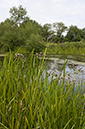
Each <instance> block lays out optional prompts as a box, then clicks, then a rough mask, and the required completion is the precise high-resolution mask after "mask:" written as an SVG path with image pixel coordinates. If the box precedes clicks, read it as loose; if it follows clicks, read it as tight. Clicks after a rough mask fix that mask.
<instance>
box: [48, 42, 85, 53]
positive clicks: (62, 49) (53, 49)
mask: <svg viewBox="0 0 85 129" xmlns="http://www.w3.org/2000/svg"><path fill="white" fill-rule="evenodd" d="M47 48H48V49H47V53H48V54H61V55H62V54H64V55H65V54H66V55H67V54H68V55H75V54H77V55H78V54H85V42H65V43H59V44H56V43H53V44H52V43H49V44H48V45H47Z"/></svg>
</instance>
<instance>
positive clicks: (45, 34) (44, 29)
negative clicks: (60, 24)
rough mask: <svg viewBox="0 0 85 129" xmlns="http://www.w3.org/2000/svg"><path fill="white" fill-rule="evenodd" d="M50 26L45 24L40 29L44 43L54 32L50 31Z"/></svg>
mask: <svg viewBox="0 0 85 129" xmlns="http://www.w3.org/2000/svg"><path fill="white" fill-rule="evenodd" d="M51 26H52V25H51V24H45V25H44V26H43V27H42V36H43V37H44V39H45V41H46V40H48V39H50V37H51V36H52V35H53V34H54V31H52V29H51Z"/></svg>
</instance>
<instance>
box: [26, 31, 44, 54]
mask: <svg viewBox="0 0 85 129" xmlns="http://www.w3.org/2000/svg"><path fill="white" fill-rule="evenodd" d="M26 46H27V49H28V50H29V51H30V52H31V51H32V50H33V49H34V50H35V52H40V51H42V50H43V49H45V46H44V44H43V43H42V37H41V36H40V35H39V34H31V35H30V38H29V39H27V40H26Z"/></svg>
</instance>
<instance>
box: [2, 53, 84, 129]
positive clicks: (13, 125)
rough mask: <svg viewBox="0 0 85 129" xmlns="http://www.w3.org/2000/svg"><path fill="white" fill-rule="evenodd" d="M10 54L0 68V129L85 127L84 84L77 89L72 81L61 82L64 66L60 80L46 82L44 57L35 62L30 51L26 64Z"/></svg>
mask: <svg viewBox="0 0 85 129" xmlns="http://www.w3.org/2000/svg"><path fill="white" fill-rule="evenodd" d="M13 57H14V56H13V54H11V52H10V55H8V56H7V57H5V58H4V62H3V68H2V69H1V70H0V128H1V129H35V128H36V129H72V128H74V129H84V127H85V107H84V103H85V97H84V94H82V92H81V90H82V88H83V85H82V86H81V87H80V88H79V86H78V88H79V90H78V91H77V89H76V91H75V90H74V87H75V84H72V85H70V82H68V84H67V85H68V86H67V85H66V86H65V85H64V84H65V83H64V82H65V65H64V67H63V73H64V74H63V83H60V82H59V78H56V79H55V81H51V82H50V84H49V82H48V75H47V72H46V70H45V72H46V74H45V78H44V77H43V70H44V69H45V67H44V66H45V65H44V57H43V60H42V61H40V62H38V58H35V56H34V53H33V52H32V53H31V54H30V56H29V58H28V60H29V64H28V67H27V65H26V64H25V63H26V62H25V61H24V62H23V60H20V59H19V58H18V59H14V58H13ZM25 65H26V66H25ZM54 74H55V73H54ZM60 76H61V74H60Z"/></svg>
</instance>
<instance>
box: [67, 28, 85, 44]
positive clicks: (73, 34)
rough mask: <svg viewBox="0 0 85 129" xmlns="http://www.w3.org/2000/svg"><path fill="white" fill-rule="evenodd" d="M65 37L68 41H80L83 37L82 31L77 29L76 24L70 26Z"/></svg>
mask: <svg viewBox="0 0 85 129" xmlns="http://www.w3.org/2000/svg"><path fill="white" fill-rule="evenodd" d="M66 38H67V40H68V41H74V42H75V41H81V39H82V38H83V31H82V30H81V29H78V28H77V26H70V27H69V30H68V32H67V35H66Z"/></svg>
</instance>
